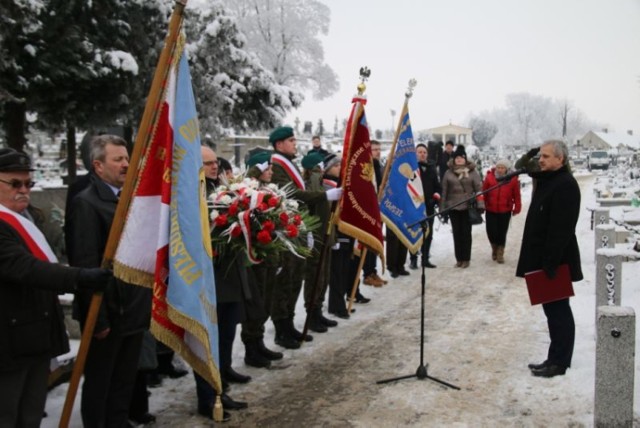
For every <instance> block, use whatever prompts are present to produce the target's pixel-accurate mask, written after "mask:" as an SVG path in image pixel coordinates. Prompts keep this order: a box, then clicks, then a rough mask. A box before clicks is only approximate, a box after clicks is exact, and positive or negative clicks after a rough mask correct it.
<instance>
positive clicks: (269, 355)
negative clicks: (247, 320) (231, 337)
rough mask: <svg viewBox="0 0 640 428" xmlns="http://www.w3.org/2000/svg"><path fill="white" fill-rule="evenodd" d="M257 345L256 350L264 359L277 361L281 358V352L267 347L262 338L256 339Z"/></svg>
mask: <svg viewBox="0 0 640 428" xmlns="http://www.w3.org/2000/svg"><path fill="white" fill-rule="evenodd" d="M257 346H258V352H260V354H261V355H262V356H263V357H265V358H266V359H268V360H270V361H277V360H281V359H282V356H283V355H282V352H276V351H272V350H271V349H269V348H267V347H266V345H265V344H264V340H262V339H260V340H258V342H257Z"/></svg>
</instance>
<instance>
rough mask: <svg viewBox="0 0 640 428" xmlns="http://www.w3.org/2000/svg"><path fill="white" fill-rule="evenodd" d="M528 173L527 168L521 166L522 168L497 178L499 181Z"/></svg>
mask: <svg viewBox="0 0 640 428" xmlns="http://www.w3.org/2000/svg"><path fill="white" fill-rule="evenodd" d="M526 173H527V168H520V169H516V170H515V171H513V172H510V173H509V174H505V175H503V176H502V177H498V178H497V180H498V181H509V180H511V179H512V178H513V177H517V176H519V175H520V174H526Z"/></svg>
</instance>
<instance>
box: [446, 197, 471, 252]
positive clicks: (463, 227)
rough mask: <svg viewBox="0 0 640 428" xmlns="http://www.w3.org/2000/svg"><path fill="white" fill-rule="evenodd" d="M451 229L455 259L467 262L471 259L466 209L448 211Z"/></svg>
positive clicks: (469, 232) (469, 225)
mask: <svg viewBox="0 0 640 428" xmlns="http://www.w3.org/2000/svg"><path fill="white" fill-rule="evenodd" d="M449 219H450V220H451V231H452V232H453V248H454V252H455V254H456V260H457V261H459V262H468V261H470V260H471V222H470V221H469V212H468V211H467V210H460V211H457V210H451V211H449Z"/></svg>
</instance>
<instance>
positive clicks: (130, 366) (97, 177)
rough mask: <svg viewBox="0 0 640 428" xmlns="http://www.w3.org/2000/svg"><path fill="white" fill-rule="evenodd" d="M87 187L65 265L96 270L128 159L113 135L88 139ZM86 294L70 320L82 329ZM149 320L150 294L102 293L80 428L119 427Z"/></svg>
mask: <svg viewBox="0 0 640 428" xmlns="http://www.w3.org/2000/svg"><path fill="white" fill-rule="evenodd" d="M91 164H92V166H93V172H92V175H91V183H90V185H89V186H88V187H87V188H85V189H84V190H82V191H81V192H80V193H78V195H77V196H76V197H75V198H74V199H73V201H72V202H71V207H70V208H69V210H68V213H67V216H68V217H67V221H68V222H69V225H68V228H67V230H68V232H69V233H70V236H69V238H68V242H69V243H70V247H69V248H68V254H69V264H71V265H72V266H79V267H98V266H100V264H101V263H102V257H103V254H104V250H105V247H106V244H107V239H108V236H109V230H110V229H111V223H112V222H113V217H114V215H115V211H116V206H117V204H118V198H119V193H120V189H121V188H122V186H123V185H124V181H125V177H126V174H127V168H128V166H129V155H128V153H127V146H126V142H125V141H124V140H123V139H122V138H120V137H117V136H115V135H106V134H105V135H100V136H97V137H94V139H93V140H91ZM91 297H92V293H87V292H78V293H76V296H75V299H74V316H75V317H76V318H77V319H78V320H79V321H80V325H81V327H82V328H84V324H85V321H86V317H87V313H88V310H89V304H90V302H91ZM150 317H151V290H150V289H146V288H143V287H138V286H135V285H131V284H128V283H125V282H122V281H120V280H116V281H115V283H114V284H113V286H112V287H110V288H109V289H108V290H107V292H106V293H105V294H104V299H103V301H102V304H101V306H100V310H99V314H98V319H97V321H96V325H95V330H94V334H93V339H92V341H91V346H90V347H89V352H88V354H87V362H86V366H85V371H84V384H83V387H82V404H81V413H82V421H83V423H84V425H85V426H88V427H97V426H124V425H126V423H127V417H128V413H129V403H130V401H131V394H132V393H133V387H134V383H135V379H136V372H137V369H138V359H139V354H140V349H141V346H142V337H143V333H144V330H146V329H148V328H149V321H150Z"/></svg>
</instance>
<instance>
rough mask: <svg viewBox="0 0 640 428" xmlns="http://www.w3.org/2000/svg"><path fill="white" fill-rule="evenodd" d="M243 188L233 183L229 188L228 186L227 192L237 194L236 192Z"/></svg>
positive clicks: (239, 184) (240, 184)
mask: <svg viewBox="0 0 640 428" xmlns="http://www.w3.org/2000/svg"><path fill="white" fill-rule="evenodd" d="M243 187H244V186H243V185H242V183H233V184H231V186H229V190H231V191H232V192H237V191H238V190H240V189H242V188H243Z"/></svg>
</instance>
